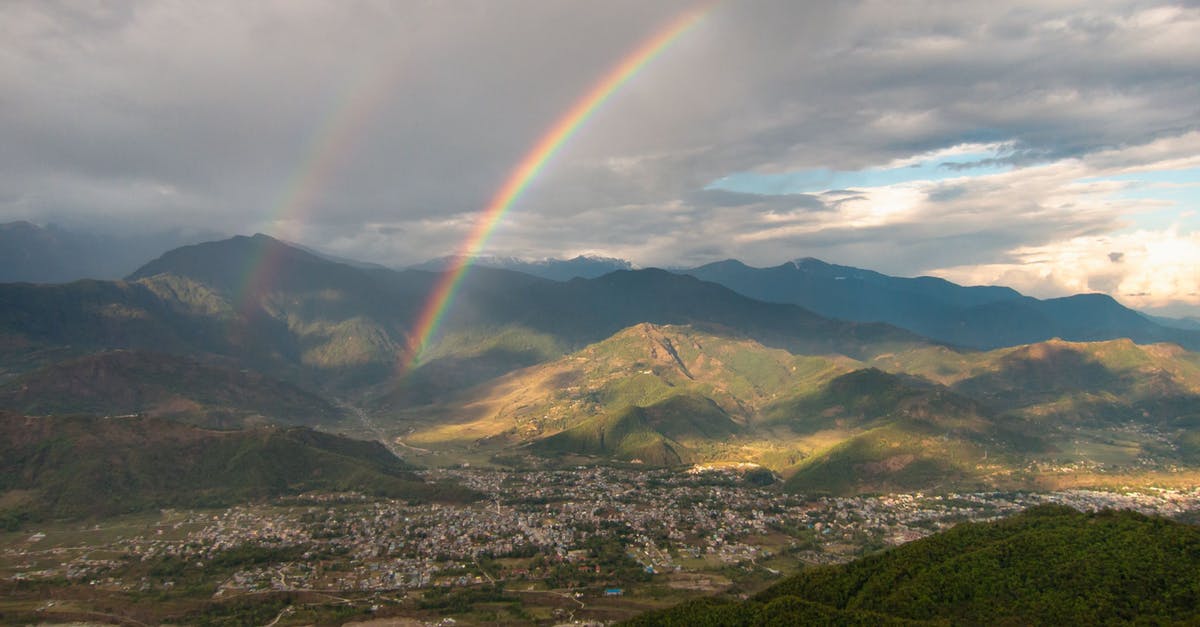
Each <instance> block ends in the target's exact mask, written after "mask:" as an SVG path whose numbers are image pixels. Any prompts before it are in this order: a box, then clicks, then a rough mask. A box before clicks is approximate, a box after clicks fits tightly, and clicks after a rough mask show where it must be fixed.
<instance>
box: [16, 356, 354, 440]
mask: <svg viewBox="0 0 1200 627" xmlns="http://www.w3.org/2000/svg"><path fill="white" fill-rule="evenodd" d="M0 408H6V409H9V410H11V411H14V412H18V413H23V414H31V415H45V414H95V415H109V416H112V415H127V414H144V415H149V416H158V417H163V418H171V419H174V420H179V421H182V422H187V423H191V424H196V425H199V426H208V427H223V428H230V427H240V426H243V425H253V424H265V423H276V424H302V425H334V424H337V423H338V422H339V420H341V412H340V411H339V410H338V409H337V408H336V407H335V406H334V405H332V404H331V403H330V402H329V401H327V400H325V399H324V398H322V397H320V396H317V395H315V394H313V393H311V392H307V391H305V390H303V389H301V388H298V387H296V386H294V385H292V384H289V383H284V382H282V381H279V380H276V379H272V378H270V377H266V376H264V375H261V374H259V373H257V372H253V371H249V370H243V369H237V368H233V367H230V366H228V365H219V364H216V363H201V362H198V361H196V360H193V359H188V358H184V357H175V356H172V355H164V354H160V353H150V352H144V351H108V352H103V353H96V354H93V355H87V356H84V357H78V358H75V359H68V360H65V361H62V362H59V363H56V364H54V365H51V366H46V367H44V368H42V369H40V370H37V371H34V372H30V373H27V374H24V375H22V376H20V377H18V378H16V379H15V380H13V381H10V382H9V383H7V384H4V385H0Z"/></svg>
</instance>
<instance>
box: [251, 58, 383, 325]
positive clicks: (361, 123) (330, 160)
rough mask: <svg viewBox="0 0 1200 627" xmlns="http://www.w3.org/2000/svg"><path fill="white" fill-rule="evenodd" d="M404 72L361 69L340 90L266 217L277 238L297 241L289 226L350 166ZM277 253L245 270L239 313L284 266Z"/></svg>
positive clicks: (265, 252) (269, 250) (261, 256)
mask: <svg viewBox="0 0 1200 627" xmlns="http://www.w3.org/2000/svg"><path fill="white" fill-rule="evenodd" d="M402 67H403V64H402V63H400V62H398V61H397V62H386V63H383V64H381V65H377V66H370V67H364V68H363V69H362V70H360V71H359V72H356V74H355V76H354V77H353V78H352V80H350V81H349V82H348V85H347V88H346V89H343V90H341V92H340V93H341V94H343V95H342V96H341V97H340V98H339V99H338V100H337V101H336V103H335V106H334V107H333V108H332V110H331V112H330V114H329V115H328V116H326V118H325V121H324V123H323V124H322V125H321V126H319V127H318V129H317V132H315V133H313V134H312V136H311V138H310V139H309V140H308V143H307V145H306V146H305V150H304V152H303V153H302V154H303V158H302V159H301V161H300V165H299V167H297V168H296V169H295V171H294V172H293V173H292V175H291V177H290V178H289V179H288V181H287V184H286V185H285V186H284V187H283V189H282V190H281V192H280V194H279V197H278V200H276V202H275V203H274V204H273V205H272V207H271V211H270V213H269V215H268V216H267V220H266V222H267V223H268V224H273V225H275V226H276V228H282V229H284V232H282V233H278V236H279V237H282V238H285V239H300V238H299V235H300V234H299V233H295V232H287V230H286V229H287V225H288V224H293V225H294V224H300V223H303V222H304V221H305V220H306V219H307V218H308V214H309V213H310V212H311V211H312V208H313V206H314V205H315V204H316V202H317V199H319V198H320V197H321V194H322V193H323V192H324V190H325V188H326V187H328V185H329V183H330V181H332V180H333V178H334V176H335V175H336V174H337V172H338V170H339V169H340V168H341V167H342V166H343V165H344V164H345V163H346V162H347V161H348V159H349V155H350V154H351V153H352V152H353V148H354V146H355V145H356V144H357V143H358V141H359V139H360V138H361V137H362V135H363V132H364V130H365V129H366V128H367V126H368V122H370V121H371V119H372V118H374V117H375V114H376V112H377V111H378V110H379V109H380V107H381V106H382V105H383V104H384V103H385V102H386V101H387V98H388V96H389V95H390V94H391V93H392V92H393V90H394V88H395V83H396V82H397V81H398V80H399V78H400V77H401V76H402V73H401V72H400V70H401V68H402ZM278 253H279V249H277V248H276V247H273V246H267V245H266V244H265V243H264V244H263V245H261V246H259V248H258V249H257V250H256V251H255V254H254V257H253V258H252V259H251V260H250V263H249V264H248V265H247V266H246V270H245V275H244V276H243V277H242V282H241V285H240V287H239V288H238V291H237V294H236V299H235V305H236V306H237V307H239V308H241V309H242V310H243V313H245V312H248V311H249V310H250V309H251V307H252V306H253V305H254V296H255V295H260V294H261V292H263V291H264V290H265V289H266V287H267V286H269V285H270V284H271V283H272V282H273V281H274V279H275V275H276V274H278V271H279V266H280V263H281V261H282V260H281V259H279V258H278V257H279V254H278Z"/></svg>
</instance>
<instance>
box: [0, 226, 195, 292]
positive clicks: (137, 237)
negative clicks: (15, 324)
mask: <svg viewBox="0 0 1200 627" xmlns="http://www.w3.org/2000/svg"><path fill="white" fill-rule="evenodd" d="M212 235H213V234H212V233H205V234H197V233H185V232H182V231H162V232H157V233H145V234H132V233H128V234H113V233H99V232H88V231H83V230H77V229H67V228H63V227H60V226H56V225H48V226H44V227H42V226H37V225H35V224H30V223H29V222H8V223H4V224H0V283H15V282H26V283H65V282H68V281H78V280H80V279H118V278H121V277H122V276H124V275H126V274H128V273H129V272H130V271H132V270H133V269H134V268H136V267H138V266H139V265H141V264H143V263H145V262H146V260H148V259H151V258H153V257H154V256H156V255H160V254H162V252H163V251H165V250H170V249H172V248H176V247H178V246H181V245H184V244H191V243H193V242H197V241H201V240H202V239H205V237H211V236H212Z"/></svg>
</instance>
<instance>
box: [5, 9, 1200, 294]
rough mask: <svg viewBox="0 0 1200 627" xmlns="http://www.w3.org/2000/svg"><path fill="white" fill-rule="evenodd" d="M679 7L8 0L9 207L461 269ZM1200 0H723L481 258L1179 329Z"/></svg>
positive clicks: (1195, 271) (1198, 261) (74, 222)
mask: <svg viewBox="0 0 1200 627" xmlns="http://www.w3.org/2000/svg"><path fill="white" fill-rule="evenodd" d="M698 6H700V5H699V3H697V2H694V1H682V0H657V1H655V2H645V1H644V0H604V1H602V2H601V1H588V2H584V1H578V0H504V1H497V0H453V1H434V0H421V1H417V0H412V1H403V0H393V1H368V0H345V1H339V2H327V1H320V2H317V1H309V0H274V1H272V0H263V1H256V2H244V1H241V0H233V1H223V0H207V1H204V2H198V1H187V2H183V1H171V0H163V1H159V2H149V1H147V2H135V3H122V2H117V1H112V2H100V1H96V2H90V1H87V0H63V1H61V2H54V1H49V0H36V1H29V2H24V1H22V0H8V1H6V2H4V3H3V4H0V137H2V138H3V141H2V142H0V221H10V220H29V221H32V222H35V223H40V224H46V223H56V224H61V225H67V226H73V227H77V228H91V229H110V230H119V231H136V230H153V229H179V228H184V229H194V230H198V231H204V232H209V231H214V232H219V233H227V234H235V233H243V234H249V233H254V232H265V233H268V234H271V235H275V236H277V237H281V238H284V239H288V240H291V241H296V242H300V243H303V244H307V245H309V246H313V247H316V248H318V249H321V250H325V251H327V252H330V253H332V254H336V255H340V256H344V257H350V258H354V259H360V260H364V261H371V262H376V263H382V264H386V265H391V266H403V265H407V264H411V263H416V262H419V261H423V260H425V259H428V258H431V257H437V256H441V255H445V254H449V253H451V252H453V251H454V250H456V249H457V248H458V246H459V244H460V243H461V242H462V241H463V240H464V239H465V238H466V237H467V236H468V234H469V232H470V230H471V227H472V225H473V224H474V222H475V220H476V219H477V218H478V217H479V215H480V212H481V211H482V210H483V208H484V207H485V206H486V205H487V203H488V201H489V200H490V199H491V197H492V196H493V195H494V194H495V193H496V190H497V189H498V188H500V187H501V185H502V184H503V183H504V181H505V180H506V178H508V176H509V175H510V173H511V172H512V170H513V169H514V168H515V167H517V165H518V164H519V163H520V162H521V161H522V159H523V157H524V156H525V155H526V154H527V153H528V152H529V151H530V150H531V149H532V148H533V147H534V145H535V144H536V143H537V141H538V139H540V138H541V137H542V136H543V135H544V134H545V133H546V132H547V130H549V129H550V128H551V127H552V126H553V124H554V123H555V122H556V121H557V120H558V119H559V118H560V117H561V116H562V115H563V113H564V112H566V111H567V110H569V109H570V108H571V106H572V104H574V103H575V102H576V100H577V99H579V98H580V97H581V96H582V95H584V94H585V93H587V92H588V90H589V89H590V88H591V87H593V86H594V85H595V84H596V83H597V82H598V81H599V80H600V79H601V78H602V77H603V76H604V75H605V74H606V73H607V72H608V71H609V70H610V69H611V68H612V67H614V66H615V65H616V64H617V63H618V62H620V61H621V60H622V59H623V58H624V57H625V56H626V55H628V54H629V53H630V52H631V51H633V50H635V49H637V48H638V46H639V45H640V44H641V43H642V42H644V41H646V40H648V39H649V38H651V37H653V36H654V35H655V34H656V33H658V32H659V31H661V30H662V29H663V28H665V27H667V26H668V25H669V24H671V23H672V22H673V21H674V20H676V19H677V18H678V17H679V16H680V15H682V14H684V13H685V12H688V11H692V10H695V9H696V8H697V7H698ZM1198 227H1200V3H1196V2H1184V3H1160V2H1137V1H1107V0H1088V1H1080V2H1058V1H1054V0H1038V1H1036V2H1023V1H1021V0H1017V1H1012V2H994V1H989V2H969V1H954V2H905V1H898V2H897V1H888V2H882V1H881V2H849V1H839V2H795V1H794V0H736V1H735V0H727V1H726V2H723V3H717V4H715V5H714V6H713V7H712V8H711V10H710V11H709V12H708V13H707V15H706V17H705V18H704V19H703V20H702V21H701V22H700V23H699V24H697V25H696V26H695V27H693V28H691V29H690V30H688V31H687V32H686V33H685V34H684V35H682V36H681V37H679V38H678V39H676V40H675V41H674V42H673V43H672V44H671V46H670V47H669V48H667V49H666V50H664V51H663V52H662V53H661V54H659V55H658V56H657V57H656V58H654V60H653V61H652V62H651V63H649V64H647V65H646V66H645V67H644V68H643V69H642V70H640V71H639V72H638V73H637V74H636V75H635V76H633V77H632V79H631V80H629V81H628V82H627V83H626V84H625V85H624V86H623V87H622V88H621V89H620V90H618V91H617V92H615V93H614V94H613V95H612V96H611V97H610V98H609V99H608V100H607V101H606V102H605V103H604V104H603V105H602V106H601V107H600V108H599V109H598V110H597V111H596V113H595V114H594V115H592V116H591V117H590V118H588V119H587V121H586V122H585V123H584V124H583V125H582V126H581V127H580V128H579V130H578V131H577V132H576V133H575V134H574V136H572V137H571V139H570V140H569V141H568V142H567V143H565V144H564V145H563V146H562V148H561V149H560V150H559V151H558V152H557V153H556V154H555V155H554V156H553V157H552V158H551V159H550V161H549V162H548V163H547V165H546V167H545V168H543V170H542V171H541V172H540V173H539V174H538V176H537V177H536V178H535V179H534V180H533V182H532V183H531V184H530V186H529V187H528V188H527V189H526V190H525V192H524V193H523V194H522V195H521V196H520V197H519V198H518V199H517V201H516V202H515V203H514V205H513V206H512V209H511V211H510V212H509V213H508V214H507V215H506V216H505V217H504V219H503V220H501V222H500V223H499V225H498V227H497V229H496V231H495V232H494V233H493V235H492V237H491V238H490V239H489V240H488V241H487V244H486V246H485V248H484V249H483V250H482V251H481V252H483V253H487V254H496V255H510V256H519V257H529V258H541V257H564V256H574V255H577V254H598V255H604V256H612V257H620V258H624V259H628V260H631V261H633V262H634V263H635V264H638V265H640V266H656V265H657V266H692V265H697V264H701V263H706V262H710V261H715V260H720V259H725V258H738V259H741V260H743V261H745V262H747V263H750V264H752V265H760V266H768V265H777V264H779V263H783V262H785V261H786V260H789V259H794V258H799V257H817V258H820V259H823V260H826V261H829V262H832V263H838V264H843V265H853V266H859V267H865V268H870V269H873V270H877V271H880V272H885V273H888V274H894V275H901V276H913V275H919V274H930V275H935V276H941V277H945V278H947V279H950V280H952V281H955V282H959V283H967V284H1003V285H1009V286H1012V287H1014V288H1016V289H1019V290H1021V291H1023V292H1025V293H1028V294H1031V295H1034V296H1040V297H1047V296H1057V295H1063V294H1069V293H1078V292H1104V293H1108V294H1111V295H1113V296H1114V297H1116V298H1117V299H1118V300H1120V301H1121V302H1123V303H1125V304H1128V305H1130V306H1134V307H1139V308H1143V309H1147V310H1152V311H1157V312H1162V313H1168V314H1172V315H1198V314H1200V229H1198Z"/></svg>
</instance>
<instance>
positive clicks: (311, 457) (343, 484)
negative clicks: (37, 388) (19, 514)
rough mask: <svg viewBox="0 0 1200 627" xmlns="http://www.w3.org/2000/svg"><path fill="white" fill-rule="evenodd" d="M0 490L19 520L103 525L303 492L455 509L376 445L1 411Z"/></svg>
mask: <svg viewBox="0 0 1200 627" xmlns="http://www.w3.org/2000/svg"><path fill="white" fill-rule="evenodd" d="M0 490H4V491H8V490H17V491H20V493H24V494H27V495H30V496H29V497H28V498H27V501H26V503H25V505H24V508H25V509H26V510H27V511H32V512H33V513H35V514H44V515H50V516H55V517H62V516H66V517H79V516H105V515H111V514H118V513H123V512H129V511H136V510H141V509H147V508H155V507H194V506H212V505H226V504H230V503H234V502H238V501H243V500H246V499H253V498H264V497H271V496H277V495H282V494H295V493H299V492H304V491H308V490H330V491H347V490H350V491H359V492H366V493H369V494H378V495H385V496H391V497H396V498H405V499H413V500H425V501H427V500H431V499H434V500H456V499H462V498H466V497H467V496H469V493H468V492H467V491H465V490H463V489H461V488H455V487H453V486H438V485H433V484H430V483H427V482H425V481H423V480H422V479H420V478H419V477H417V476H416V475H414V474H412V473H411V472H410V467H409V466H408V465H406V464H405V463H404V462H402V461H400V460H399V459H397V458H396V457H395V456H393V455H392V454H391V453H389V452H388V451H387V449H385V448H384V447H383V446H382V445H381V444H379V443H378V442H364V441H359V440H351V439H348V438H344V437H341V436H336V435H331V434H325V433H320V432H317V431H312V430H310V429H306V428H303V427H292V428H288V429H280V428H275V427H268V428H261V429H252V430H243V431H211V430H206V429H200V428H197V427H193V426H189V425H184V424H180V423H176V422H171V421H166V420H161V419H157V418H149V417H142V418H90V417H43V418H32V417H26V416H20V415H17V414H11V413H5V412H0Z"/></svg>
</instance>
